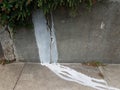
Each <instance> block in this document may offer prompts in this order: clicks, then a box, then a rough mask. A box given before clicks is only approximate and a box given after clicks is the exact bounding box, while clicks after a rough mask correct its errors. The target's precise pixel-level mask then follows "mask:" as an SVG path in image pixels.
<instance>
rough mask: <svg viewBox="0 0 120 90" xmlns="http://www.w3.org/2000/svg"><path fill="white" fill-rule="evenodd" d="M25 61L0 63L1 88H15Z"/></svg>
mask: <svg viewBox="0 0 120 90" xmlns="http://www.w3.org/2000/svg"><path fill="white" fill-rule="evenodd" d="M23 65H24V63H19V64H9V65H5V66H2V65H0V90H13V88H14V87H15V84H16V82H17V80H18V78H19V76H20V73H21V70H22V68H23Z"/></svg>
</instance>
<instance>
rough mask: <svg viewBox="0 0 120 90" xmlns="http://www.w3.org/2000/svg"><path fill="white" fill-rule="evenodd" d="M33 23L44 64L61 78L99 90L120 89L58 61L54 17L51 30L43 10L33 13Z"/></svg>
mask: <svg viewBox="0 0 120 90" xmlns="http://www.w3.org/2000/svg"><path fill="white" fill-rule="evenodd" d="M33 24H34V28H35V37H36V42H37V46H38V49H39V57H40V60H41V64H42V65H44V66H46V67H48V68H49V69H50V70H51V71H53V72H54V73H55V74H56V75H58V76H59V77H60V78H62V79H64V80H67V81H73V82H76V83H78V84H81V85H85V86H89V87H92V88H95V89H97V90H120V89H117V88H114V87H109V86H107V83H106V81H104V80H102V79H96V78H92V77H89V76H87V75H85V74H82V73H80V72H77V71H75V70H73V69H71V68H69V67H66V66H63V65H60V64H58V63H57V59H58V53H57V45H56V38H55V33H54V23H53V18H52V29H51V32H50V31H48V30H47V25H46V20H45V17H44V14H43V12H42V11H41V10H38V11H36V12H34V13H33ZM50 33H51V34H50ZM51 37H52V38H53V39H52V40H53V41H51ZM50 44H51V45H50ZM50 53H51V55H50ZM50 56H52V57H51V58H52V60H53V61H52V64H50Z"/></svg>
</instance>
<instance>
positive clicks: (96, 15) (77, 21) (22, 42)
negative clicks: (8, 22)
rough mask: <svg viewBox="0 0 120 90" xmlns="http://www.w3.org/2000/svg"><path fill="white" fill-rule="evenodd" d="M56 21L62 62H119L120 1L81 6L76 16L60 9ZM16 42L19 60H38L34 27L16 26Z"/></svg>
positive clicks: (55, 15) (56, 14)
mask: <svg viewBox="0 0 120 90" xmlns="http://www.w3.org/2000/svg"><path fill="white" fill-rule="evenodd" d="M105 1H106V0H105ZM54 21H55V22H54V23H55V29H56V37H57V46H58V54H59V60H58V61H59V62H74V63H77V62H85V61H93V60H95V61H101V62H107V63H120V4H119V3H117V2H104V3H99V4H97V5H95V6H94V7H93V9H92V10H91V11H90V12H89V11H88V10H86V9H85V8H84V7H82V6H81V7H80V10H79V14H78V16H77V17H75V18H71V17H70V15H69V11H66V10H57V11H55V12H54ZM15 45H16V49H17V52H18V55H19V59H20V60H22V61H33V62H39V58H38V49H37V45H36V41H35V36H34V30H26V29H21V30H17V33H16V34H15Z"/></svg>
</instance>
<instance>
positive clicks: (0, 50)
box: [0, 43, 3, 58]
mask: <svg viewBox="0 0 120 90" xmlns="http://www.w3.org/2000/svg"><path fill="white" fill-rule="evenodd" d="M2 56H3V51H2V46H1V43H0V58H1V57H2Z"/></svg>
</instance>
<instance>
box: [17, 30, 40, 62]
mask: <svg viewBox="0 0 120 90" xmlns="http://www.w3.org/2000/svg"><path fill="white" fill-rule="evenodd" d="M15 46H16V51H17V54H18V59H19V60H20V61H31V62H40V60H39V55H38V48H37V45H36V40H35V36H34V30H31V29H26V28H21V29H17V32H16V33H15Z"/></svg>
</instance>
